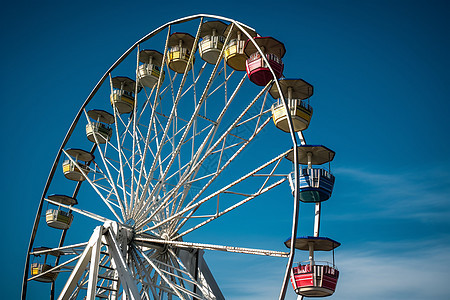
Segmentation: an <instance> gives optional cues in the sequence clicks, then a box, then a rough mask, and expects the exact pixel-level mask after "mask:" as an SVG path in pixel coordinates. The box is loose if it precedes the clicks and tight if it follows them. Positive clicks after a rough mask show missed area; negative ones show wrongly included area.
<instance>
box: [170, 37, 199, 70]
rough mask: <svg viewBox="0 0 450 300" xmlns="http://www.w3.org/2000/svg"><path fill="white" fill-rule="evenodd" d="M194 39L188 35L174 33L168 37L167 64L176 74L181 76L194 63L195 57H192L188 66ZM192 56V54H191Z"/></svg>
mask: <svg viewBox="0 0 450 300" xmlns="http://www.w3.org/2000/svg"><path fill="white" fill-rule="evenodd" d="M194 41H195V38H194V37H193V36H192V35H190V34H189V33H184V32H175V33H172V34H171V35H170V37H169V41H168V46H169V51H168V58H167V60H168V64H169V68H170V69H171V70H172V71H174V72H176V73H180V74H183V73H184V71H186V69H187V71H189V70H191V68H192V65H193V64H194V62H195V56H194V57H192V62H191V64H189V65H188V62H189V57H190V56H191V50H192V46H193V45H194ZM192 55H194V53H192Z"/></svg>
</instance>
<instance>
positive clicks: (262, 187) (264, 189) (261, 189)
mask: <svg viewBox="0 0 450 300" xmlns="http://www.w3.org/2000/svg"><path fill="white" fill-rule="evenodd" d="M281 160H282V157H280V158H278V159H277V160H276V161H272V163H275V166H274V167H273V169H272V171H271V173H270V174H267V175H266V174H260V175H258V174H257V172H255V173H252V174H251V176H252V177H258V176H261V177H266V178H265V180H264V182H263V183H262V184H261V185H260V187H259V189H258V190H257V191H256V192H254V193H251V194H248V193H244V192H234V191H232V190H230V188H232V187H235V186H236V185H237V184H239V183H240V182H241V181H239V182H235V183H234V184H233V185H230V186H228V188H226V189H223V190H220V191H219V193H216V194H215V195H214V196H213V197H214V198H217V207H216V209H215V211H214V212H213V215H212V216H210V217H209V218H208V219H207V220H205V221H204V222H202V223H200V224H198V225H196V226H194V227H192V228H190V229H188V230H186V231H184V232H183V233H180V234H178V235H176V236H175V237H174V239H177V238H180V237H182V236H184V235H186V234H188V233H190V232H192V231H194V230H196V229H198V228H200V227H202V226H204V225H206V224H208V223H209V222H211V221H213V220H215V219H217V218H219V217H221V216H222V215H224V214H226V213H229V212H231V211H232V210H234V209H236V208H238V207H239V206H241V205H243V204H245V203H247V202H249V201H250V200H253V199H254V198H256V197H258V196H260V195H262V194H264V193H266V192H267V191H269V190H271V189H273V188H275V187H277V186H278V185H280V184H282V183H283V182H285V181H286V180H287V175H285V174H283V175H278V176H274V172H275V170H276V168H277V167H278V164H279V163H280V161H281ZM268 165H269V164H267V165H266V166H268ZM264 168H265V167H264ZM260 170H262V169H260ZM273 177H275V178H276V177H282V179H280V180H278V181H275V182H274V183H272V184H270V185H267V184H268V181H269V180H270V179H271V178H273ZM255 185H256V183H255ZM226 194H234V195H235V196H243V197H245V198H244V199H243V200H241V201H239V202H237V203H236V204H233V205H231V206H229V207H228V208H227V209H224V210H222V211H220V210H219V209H220V207H219V204H220V203H219V197H220V196H221V195H226ZM233 198H234V199H235V198H237V197H233ZM207 199H208V197H207ZM209 199H212V198H209ZM209 199H208V200H209ZM222 202H223V201H222ZM199 207H200V206H197V207H195V208H194V209H192V210H191V211H190V212H189V213H188V215H187V216H186V217H185V218H184V220H183V221H181V222H180V224H179V225H178V226H177V228H176V229H174V230H173V231H172V232H174V233H177V232H178V231H179V230H181V228H182V226H183V225H184V224H185V223H186V221H187V220H189V219H191V218H194V216H193V215H194V213H195V212H196V211H197V209H198V208H199ZM219 211H220V212H219Z"/></svg>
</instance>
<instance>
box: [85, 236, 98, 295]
mask: <svg viewBox="0 0 450 300" xmlns="http://www.w3.org/2000/svg"><path fill="white" fill-rule="evenodd" d="M101 247H102V235H101V234H99V235H98V237H97V241H96V242H95V244H94V245H92V250H91V264H90V266H89V281H88V287H87V296H86V300H95V295H96V294H97V292H96V290H97V280H98V268H99V267H98V265H99V262H100V249H101Z"/></svg>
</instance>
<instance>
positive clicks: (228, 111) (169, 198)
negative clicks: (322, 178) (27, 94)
mask: <svg viewBox="0 0 450 300" xmlns="http://www.w3.org/2000/svg"><path fill="white" fill-rule="evenodd" d="M204 18H208V19H209V18H217V19H219V20H223V21H227V22H230V23H232V24H233V26H235V27H237V28H238V29H239V31H240V32H242V34H243V35H246V36H248V37H251V33H249V32H247V28H249V27H248V26H246V25H243V24H241V23H239V22H236V21H234V20H231V19H226V18H222V17H216V16H210V15H198V16H192V17H188V18H183V19H179V20H176V21H174V22H170V23H168V24H166V25H164V26H162V27H160V28H158V29H157V30H155V31H154V32H152V33H150V34H149V35H147V36H146V37H144V38H143V39H141V40H140V41H139V42H137V43H136V44H135V45H133V47H132V48H130V50H129V51H127V52H126V53H125V54H124V55H123V56H122V57H121V58H120V59H119V60H118V61H117V62H116V63H115V64H114V65H113V66H112V67H111V69H110V70H108V72H107V73H106V74H105V76H103V78H102V79H101V80H100V82H99V84H98V85H97V86H96V88H95V89H94V91H93V93H92V94H91V95H90V96H89V97H88V99H87V101H86V103H85V104H84V105H83V106H82V108H81V110H80V112H79V114H78V115H77V117H76V120H75V121H74V125H73V128H71V129H70V134H69V135H68V137H67V138H66V140H65V141H64V143H63V145H62V147H61V150H60V154H61V153H65V151H64V150H63V148H64V146H65V144H66V143H67V141H68V139H69V138H70V136H71V133H72V131H74V130H75V125H76V123H77V122H78V119H79V117H80V115H81V114H82V113H83V112H85V113H86V110H85V108H86V106H87V105H88V104H89V103H90V101H91V100H92V99H93V97H94V95H95V94H96V93H97V91H98V90H99V89H100V85H101V84H102V83H103V82H104V81H105V80H106V79H107V78H108V77H109V79H110V89H111V90H112V84H111V81H112V74H111V73H112V71H113V70H114V69H115V68H116V67H117V66H118V65H119V64H120V63H122V62H123V61H124V60H125V58H126V57H127V56H128V55H129V54H130V53H131V52H132V51H133V50H135V49H137V55H136V61H134V64H135V67H136V70H138V68H139V63H138V61H139V50H140V49H141V47H142V46H141V43H143V42H145V41H146V40H148V39H150V38H151V37H153V36H154V35H156V34H158V33H159V32H161V31H163V30H167V34H166V35H165V36H166V38H165V42H164V52H163V57H162V68H161V74H162V71H163V70H165V72H166V77H165V78H166V80H165V81H164V85H162V84H161V77H160V79H159V80H158V83H157V84H156V85H155V86H154V87H153V88H152V89H151V90H149V89H146V88H145V87H144V88H143V91H141V92H140V93H139V95H138V92H137V89H138V85H137V84H136V89H135V93H134V97H135V98H134V101H135V106H134V108H133V110H132V112H131V113H130V114H129V115H126V114H120V113H118V111H117V109H116V108H115V107H113V110H114V125H113V127H114V128H113V129H114V130H113V131H115V133H113V134H114V135H115V137H114V138H111V140H109V141H106V143H104V144H100V143H98V140H97V137H96V135H94V139H95V141H96V143H95V144H96V145H94V148H93V150H92V151H91V152H92V153H93V152H94V151H96V152H99V155H97V154H96V157H97V158H100V159H98V160H96V161H93V162H92V165H91V166H90V169H91V170H92V171H91V172H90V173H89V174H87V173H86V172H84V171H83V169H81V168H80V172H81V174H82V175H83V177H84V178H85V179H86V181H85V185H86V184H87V185H89V186H90V190H93V191H94V193H92V194H93V197H92V198H89V199H84V201H96V199H95V198H99V199H101V201H100V203H101V204H102V205H103V206H105V207H106V208H107V209H106V210H99V211H98V212H97V211H95V212H94V211H92V212H91V211H90V210H91V209H86V210H84V209H81V208H73V207H69V206H67V205H60V206H62V207H67V208H68V209H71V210H72V211H73V212H75V213H79V214H82V215H85V216H88V217H89V218H91V219H94V220H97V221H100V222H102V223H103V226H99V227H97V228H96V230H95V231H94V234H93V235H92V237H91V239H90V240H89V242H88V244H87V245H86V248H85V250H84V251H83V253H82V254H81V255H80V257H79V259H78V261H77V263H76V265H75V266H74V267H73V271H72V274H71V275H70V277H69V280H68V281H67V282H66V284H65V285H64V288H63V290H62V291H61V293H60V296H59V299H69V298H71V297H72V298H73V299H76V298H77V297H78V298H80V297H84V295H86V298H87V299H95V297H100V296H101V297H108V299H175V298H177V299H224V296H223V295H222V293H221V292H220V289H219V287H218V285H217V283H216V282H215V280H214V277H213V276H212V274H211V272H210V270H209V268H208V266H207V265H206V262H205V260H204V259H203V250H217V251H226V252H236V253H246V254H256V255H265V256H273V257H288V256H289V257H292V256H293V251H292V250H291V251H290V252H280V251H273V250H261V249H252V248H244V247H236V246H221V245H211V244H206V243H191V242H184V241H182V240H181V238H182V237H183V238H185V237H186V236H189V234H190V233H191V232H195V231H196V230H198V229H199V228H202V227H203V226H205V225H207V224H209V223H210V222H212V221H214V220H216V219H217V218H219V217H220V216H223V215H224V214H227V213H230V212H232V211H234V210H235V209H237V208H239V207H241V206H242V205H244V204H245V203H247V202H248V201H251V200H253V199H256V198H257V197H259V196H261V195H263V194H265V193H266V192H268V191H269V190H271V189H273V188H275V187H277V186H279V185H280V184H282V183H283V182H284V181H286V178H287V177H286V176H285V175H286V174H285V173H287V172H289V171H290V170H291V165H290V163H289V162H288V161H286V160H285V159H284V156H285V155H286V153H287V152H288V151H289V150H287V149H288V148H290V145H289V146H288V147H286V151H285V152H283V153H281V154H279V155H277V153H271V154H270V157H274V156H275V157H274V158H271V159H269V160H268V161H267V162H264V161H258V162H255V164H254V165H252V166H251V167H248V168H249V169H248V170H244V171H245V172H242V174H244V175H240V174H238V175H236V176H235V177H234V178H232V177H230V176H229V174H227V173H226V172H227V171H229V170H230V169H231V168H233V165H235V166H236V165H238V166H239V164H240V162H239V159H240V157H241V155H243V154H244V153H247V154H248V153H251V151H254V150H255V148H253V149H252V148H251V147H250V146H251V145H253V144H255V143H256V141H257V140H258V139H257V138H263V137H264V134H265V131H264V130H265V129H266V126H267V125H268V124H269V123H270V122H269V121H270V103H267V102H268V101H267V91H268V89H269V88H270V86H271V84H275V85H278V83H277V82H276V81H275V82H271V83H269V84H268V85H267V86H265V87H257V88H256V89H255V87H253V86H252V87H251V89H248V87H249V85H252V83H250V82H249V80H248V79H247V76H246V74H239V72H237V71H234V70H233V71H232V72H228V71H229V70H227V67H226V64H225V63H224V61H223V58H222V57H223V54H224V50H223V49H225V48H223V49H222V50H221V51H220V54H219V59H218V60H217V62H216V63H215V64H210V65H208V64H207V63H203V62H200V64H201V66H200V67H198V66H197V65H196V64H198V63H196V64H194V65H193V67H192V69H191V70H190V71H189V70H188V68H186V70H185V72H184V74H182V75H181V74H180V75H178V76H177V74H174V72H172V71H171V70H170V69H169V68H168V66H167V61H166V57H167V51H168V47H167V44H168V37H169V36H170V32H171V26H173V25H176V24H178V23H183V22H187V21H195V20H199V21H200V24H198V27H197V28H198V29H197V33H196V34H195V41H194V43H193V49H191V50H192V51H191V56H190V57H189V62H188V63H191V62H193V61H194V55H195V47H197V45H198V40H199V35H200V28H201V25H202V23H203V19H204ZM251 30H252V29H251ZM229 38H230V34H228V35H227V37H226V41H225V42H227V41H228V40H229ZM256 48H257V49H258V51H260V52H261V51H262V50H261V49H259V47H258V46H257V45H256ZM264 59H265V58H264ZM190 73H192V74H190ZM114 75H116V74H114ZM180 77H181V78H180ZM274 77H275V76H274ZM136 82H137V83H139V78H136ZM249 90H251V92H249ZM100 98H101V97H100ZM281 98H282V100H283V101H284V98H283V95H281ZM101 99H102V100H101V101H104V98H101ZM102 103H103V102H102ZM242 103H245V105H241V104H242ZM236 107H238V108H237V109H236ZM93 108H95V107H93ZM86 122H87V123H88V124H91V120H90V118H89V116H88V114H87V113H86ZM289 122H290V121H289ZM290 127H292V124H291V123H290ZM300 134H301V133H300ZM299 137H300V140H301V142H302V144H304V143H305V142H304V139H303V137H302V136H301V135H299ZM293 139H294V140H295V143H294V146H295V148H296V138H295V136H294V137H293ZM295 148H294V149H295ZM256 149H258V148H256ZM270 150H271V149H270V148H269V149H268V151H269V152H270ZM257 151H260V150H257ZM60 154H58V155H60ZM295 156H296V153H295V154H294V157H295ZM68 158H69V160H71V161H72V162H73V163H74V165H75V166H76V167H79V165H78V164H77V162H76V159H73V158H71V157H70V156H68ZM58 159H59V158H58ZM56 163H57V160H56ZM283 164H285V167H287V170H284V169H283ZM294 167H295V168H297V164H295V166H294ZM249 170H251V171H249ZM52 172H53V171H52ZM297 173H298V172H297ZM52 176H53V175H52ZM50 181H51V180H50ZM296 181H297V182H298V178H296ZM248 186H251V189H249V188H248ZM46 189H47V187H46ZM78 189H79V186H77V188H76V191H75V193H74V194H76V193H78ZM226 197H228V198H226ZM295 197H297V196H295ZM219 198H220V201H219ZM224 198H225V199H227V200H226V201H224V200H223V199H224ZM44 199H45V197H44V198H43V200H44ZM45 200H46V201H48V202H50V203H53V204H54V201H52V200H50V199H45ZM214 202H215V204H214ZM82 205H83V202H82V201H80V206H81V207H83V206H82ZM294 211H295V209H294ZM295 216H296V213H295V212H294V218H295ZM109 219H113V220H114V222H112V221H110V220H109ZM128 226H129V227H128ZM295 228H296V227H293V231H295ZM62 240H63V238H62ZM80 245H81V244H80ZM80 245H77V247H78V249H79V247H80ZM62 248H64V247H60V248H58V249H62ZM64 249H65V250H70V249H72V248H71V247H70V246H68V248H64ZM73 249H75V247H73ZM73 251H74V253H75V250H73ZM78 251H79V250H78ZM190 251H194V252H192V253H197V254H198V255H197V256H196V257H194V256H193V255H192V253H191V252H190ZM187 253H189V254H187ZM71 262H72V261H71ZM66 264H67V261H65V262H62V263H60V264H59V265H58V266H56V267H55V269H60V268H61V267H62V266H66ZM194 264H195V265H194ZM88 265H89V266H88ZM110 279H113V280H110Z"/></svg>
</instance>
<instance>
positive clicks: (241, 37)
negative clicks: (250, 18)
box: [224, 24, 257, 71]
mask: <svg viewBox="0 0 450 300" xmlns="http://www.w3.org/2000/svg"><path fill="white" fill-rule="evenodd" d="M230 31H231V33H230V41H229V42H228V44H227V45H226V46H225V53H224V56H225V61H226V62H227V65H228V66H230V67H231V68H232V69H234V70H236V71H245V62H246V61H247V58H248V57H247V55H246V54H245V53H244V47H245V42H246V41H247V40H248V37H247V35H246V34H245V33H243V32H242V31H241V30H240V29H239V28H238V27H237V26H235V25H233V24H230V25H228V27H227V29H226V30H225V33H224V36H227V35H228V34H229V32H230ZM245 31H246V32H247V33H248V34H249V35H250V36H251V37H252V38H253V37H256V36H257V34H256V32H255V31H254V30H252V29H249V28H245Z"/></svg>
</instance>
